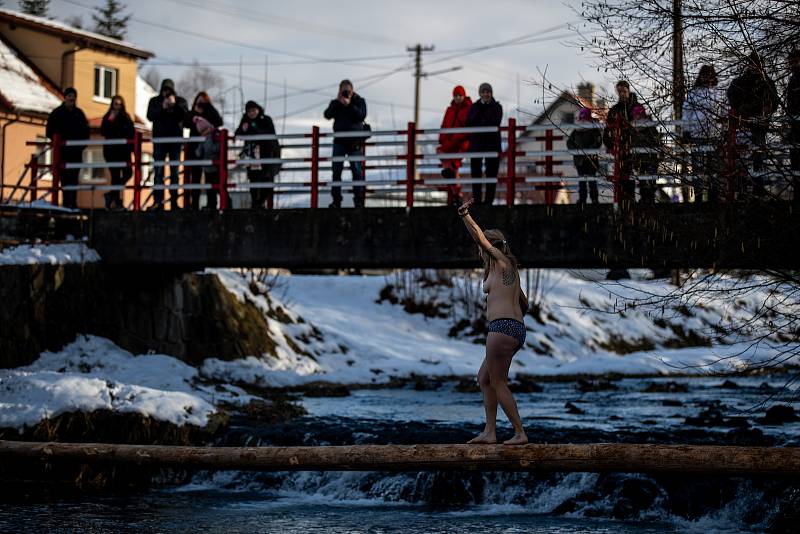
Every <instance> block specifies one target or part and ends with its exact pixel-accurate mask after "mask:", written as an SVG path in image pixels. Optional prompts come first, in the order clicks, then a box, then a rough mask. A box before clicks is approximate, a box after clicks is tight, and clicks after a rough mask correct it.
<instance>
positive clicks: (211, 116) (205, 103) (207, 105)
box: [183, 91, 222, 210]
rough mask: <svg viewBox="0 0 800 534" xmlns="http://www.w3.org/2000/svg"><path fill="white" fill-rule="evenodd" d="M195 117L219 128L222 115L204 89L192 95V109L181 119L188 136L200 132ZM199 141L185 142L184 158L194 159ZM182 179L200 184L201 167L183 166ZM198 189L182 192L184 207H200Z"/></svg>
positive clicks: (201, 176) (197, 134)
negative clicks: (187, 130)
mask: <svg viewBox="0 0 800 534" xmlns="http://www.w3.org/2000/svg"><path fill="white" fill-rule="evenodd" d="M195 117H203V118H204V119H205V120H207V121H208V122H209V123H211V126H213V127H214V128H221V127H222V117H221V116H220V114H219V111H217V108H215V107H214V104H213V103H212V102H211V97H210V96H208V93H206V92H205V91H200V92H199V93H197V95H196V96H195V97H194V102H192V109H190V110H189V112H188V113H187V114H186V117H185V118H184V120H183V127H184V128H188V129H189V137H199V136H200V132H198V131H197V127H196V126H195V123H194V118H195ZM199 144H200V143H196V142H190V143H186V152H185V154H184V157H185V159H187V160H192V159H194V156H193V154H195V153H196V152H197V147H198V145H199ZM183 175H184V181H185V182H186V183H187V184H195V185H196V184H200V183H201V181H202V178H203V167H200V166H198V165H190V166H188V167H184V171H183ZM200 193H201V191H200V189H191V190H190V191H188V194H186V193H184V194H183V206H184V207H185V208H190V209H195V210H199V209H200Z"/></svg>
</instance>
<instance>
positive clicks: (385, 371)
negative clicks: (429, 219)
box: [201, 270, 785, 386]
mask: <svg viewBox="0 0 800 534" xmlns="http://www.w3.org/2000/svg"><path fill="white" fill-rule="evenodd" d="M215 272H216V273H217V274H218V276H219V277H220V278H221V280H222V281H223V283H224V284H226V286H227V287H228V288H229V289H231V291H232V292H234V293H236V294H237V295H239V296H240V298H243V295H244V294H245V293H246V292H247V288H246V284H245V283H244V282H243V280H244V278H243V277H242V276H241V275H239V274H238V273H237V272H235V271H230V270H218V271H215ZM387 281H389V282H391V279H388V280H387V279H386V278H384V277H383V276H285V277H282V278H281V280H280V281H279V285H281V284H282V285H283V286H284V291H285V295H283V296H282V297H281V300H282V302H281V303H282V304H283V306H284V308H286V309H287V310H288V311H289V312H290V314H292V315H293V316H294V317H298V316H299V317H303V318H304V319H305V320H306V321H308V322H310V323H311V324H313V326H315V327H316V328H317V329H318V330H319V332H321V333H322V335H323V339H324V342H316V343H314V344H313V349H314V352H315V354H314V355H313V357H305V356H302V355H298V354H297V353H294V352H291V351H287V350H279V357H278V358H277V359H275V358H256V357H253V358H249V359H247V360H244V361H235V362H223V361H219V360H215V359H209V360H206V362H205V364H204V365H203V367H202V370H201V372H202V373H204V374H206V375H208V376H213V377H215V378H217V379H220V380H242V381H246V382H255V383H262V384H267V385H276V386H279V385H290V384H299V383H305V382H310V381H316V380H326V381H332V382H342V383H370V382H383V381H387V380H388V379H389V378H390V377H392V376H409V375H410V374H418V375H440V376H443V375H462V376H471V375H474V374H475V373H476V371H477V369H478V368H479V367H480V364H481V361H482V360H483V357H484V347H483V346H482V345H480V344H476V343H475V342H474V341H475V339H474V338H473V339H469V338H463V337H462V338H453V337H450V336H449V335H448V332H449V331H450V329H451V327H452V325H453V319H451V318H447V319H445V318H433V319H428V318H425V317H423V316H422V315H419V314H413V315H412V314H409V313H406V312H405V311H404V310H403V308H402V307H401V306H398V305H392V304H389V303H388V302H383V303H377V302H376V301H377V298H378V295H379V293H380V290H381V288H383V287H384V286H385V285H386V283H387ZM544 283H545V284H546V285H547V288H546V290H545V291H544V292H543V299H542V300H543V305H542V313H541V317H542V322H541V323H540V322H537V321H536V320H534V319H532V318H531V317H526V325H527V327H528V340H527V343H526V346H525V347H524V348H523V349H522V350H521V351H520V352H519V353H518V354H517V355H516V356H515V358H514V362H513V364H512V369H511V372H512V375H513V374H517V373H524V374H532V375H558V374H579V373H588V374H602V373H609V372H613V373H621V374H651V373H655V374H670V373H687V372H689V373H706V372H711V371H732V370H737V369H741V368H743V367H745V366H747V365H750V364H752V363H754V362H764V361H767V360H769V359H773V358H776V357H777V356H778V355H779V354H780V352H781V351H782V350H784V349H785V345H784V344H782V343H779V342H777V341H775V340H766V341H764V342H761V343H758V344H753V343H750V342H748V340H747V339H742V338H741V337H737V338H736V339H734V338H733V337H732V336H730V335H728V336H727V337H726V335H724V334H720V333H719V332H720V330H719V328H720V325H733V324H737V325H738V324H741V323H744V322H747V321H749V320H750V319H751V318H752V317H753V313H754V310H756V309H757V308H758V307H759V306H760V305H761V304H762V303H763V302H764V301H765V300H766V299H767V298H768V296H767V295H766V290H762V291H757V290H754V291H751V292H749V293H748V294H744V295H740V296H739V297H738V298H737V299H735V300H731V299H725V298H717V299H716V300H715V299H711V298H709V299H707V300H705V301H704V302H703V303H702V304H700V305H698V306H695V307H692V308H691V309H690V310H688V312H687V310H686V309H685V308H681V310H676V309H666V310H664V311H663V312H660V313H656V314H654V312H653V310H652V309H650V310H647V309H644V308H642V309H629V310H626V311H625V312H624V313H623V314H622V315H620V314H616V313H609V312H608V311H607V310H608V309H609V308H610V307H612V306H614V305H615V304H617V303H619V302H620V301H621V300H622V299H624V298H626V297H632V296H640V297H641V295H642V294H665V293H666V292H668V291H670V290H671V289H670V288H671V286H669V285H668V284H667V283H666V282H664V281H663V280H633V281H630V280H629V281H626V283H625V284H624V285H618V284H611V285H606V284H603V283H598V282H597V281H595V280H592V279H587V277H586V276H584V273H572V272H568V271H550V272H549V275H548V279H547V280H545V282H544ZM736 283H738V282H737V281H735V280H731V279H726V278H718V279H715V280H713V281H712V282H709V283H708V289H709V290H711V291H713V290H715V289H719V287H723V286H726V285H730V284H736ZM428 292H429V293H430V294H431V295H432V296H431V297H430V298H434V299H435V298H442V296H441V295H437V294H436V290H435V289H429V290H428ZM250 298H251V299H252V297H250ZM275 300H277V297H274V296H273V305H274V304H275V303H274V301H275ZM453 313H454V314H456V313H457V310H456V309H455V307H454V310H453ZM456 318H457V317H456ZM676 326H679V327H680V328H682V330H683V332H684V333H687V332H694V333H696V334H697V335H698V336H703V337H704V338H708V339H709V340H712V339H713V340H714V342H713V343H712V345H711V346H694V347H684V348H670V347H674V346H676V345H680V344H686V343H685V340H682V339H681V338H680V336H678V335H676ZM758 326H759V325H757V324H756V325H753V326H752V328H753V329H754V330H758ZM273 327H275V328H279V329H284V330H285V331H286V333H288V334H290V335H294V336H296V335H297V333H298V328H299V329H301V330H302V329H303V328H308V323H304V324H301V325H289V326H288V327H287V326H286V325H283V324H280V323H275V324H271V325H270V328H273ZM712 335H716V336H717V337H718V338H712ZM739 336H741V333H740V334H739ZM620 341H622V342H623V343H625V344H627V346H630V347H634V348H635V347H636V346H642V347H647V350H634V351H632V352H630V353H627V354H619V353H618V352H617V351H615V350H614V349H613V347H614V346H615V345H619V343H620ZM342 347H345V350H341V348H342Z"/></svg>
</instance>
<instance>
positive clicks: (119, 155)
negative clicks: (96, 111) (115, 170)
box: [100, 111, 134, 161]
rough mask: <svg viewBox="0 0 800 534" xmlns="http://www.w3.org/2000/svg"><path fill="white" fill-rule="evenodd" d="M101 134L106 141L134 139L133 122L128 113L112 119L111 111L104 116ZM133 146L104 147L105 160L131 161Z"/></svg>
mask: <svg viewBox="0 0 800 534" xmlns="http://www.w3.org/2000/svg"><path fill="white" fill-rule="evenodd" d="M100 133H101V134H103V137H105V138H106V139H133V133H134V128H133V120H132V119H131V116H130V115H128V114H127V113H126V112H124V111H123V112H121V113H119V114H118V115H117V116H116V118H114V119H112V118H111V111H108V112H107V113H106V114H105V115H103V122H102V123H101V125H100ZM131 152H133V145H132V144H127V145H103V158H104V159H105V160H106V161H130V160H131Z"/></svg>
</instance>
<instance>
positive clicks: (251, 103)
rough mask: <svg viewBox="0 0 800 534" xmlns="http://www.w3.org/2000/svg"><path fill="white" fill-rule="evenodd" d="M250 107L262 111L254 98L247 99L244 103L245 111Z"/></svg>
mask: <svg viewBox="0 0 800 534" xmlns="http://www.w3.org/2000/svg"><path fill="white" fill-rule="evenodd" d="M251 109H257V110H259V111H263V108H262V107H261V106H259V105H258V103H257V102H256V101H255V100H248V101H247V104H245V105H244V110H245V111H250V110H251Z"/></svg>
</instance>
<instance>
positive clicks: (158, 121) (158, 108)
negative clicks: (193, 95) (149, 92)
mask: <svg viewBox="0 0 800 534" xmlns="http://www.w3.org/2000/svg"><path fill="white" fill-rule="evenodd" d="M188 113H189V109H188V107H187V106H186V99H184V98H183V97H180V96H176V97H175V105H174V106H172V108H170V109H164V97H163V96H162V95H158V96H154V97H153V98H151V99H150V103H149V104H148V105H147V120H149V121H151V122H152V123H153V137H177V136H181V135H183V121H184V119H185V118H186V115H187V114H188Z"/></svg>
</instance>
